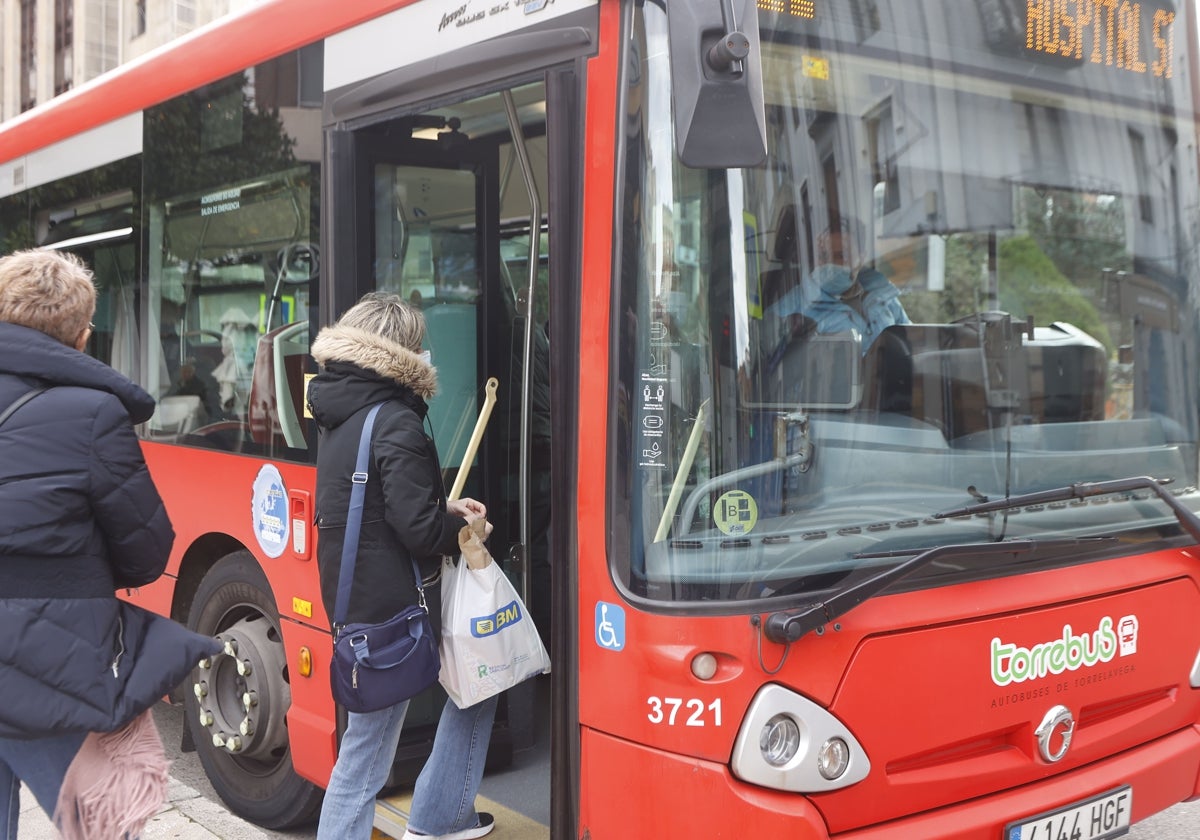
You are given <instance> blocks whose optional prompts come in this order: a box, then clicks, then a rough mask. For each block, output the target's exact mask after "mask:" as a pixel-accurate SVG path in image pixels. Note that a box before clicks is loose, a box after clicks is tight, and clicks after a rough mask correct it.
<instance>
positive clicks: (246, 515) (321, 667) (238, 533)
mask: <svg viewBox="0 0 1200 840" xmlns="http://www.w3.org/2000/svg"><path fill="white" fill-rule="evenodd" d="M143 449H144V451H145V454H146V463H147V465H148V466H149V467H150V472H151V474H152V475H153V476H154V480H155V482H156V483H157V484H158V487H159V491H160V492H161V493H162V496H163V499H164V500H165V502H166V505H167V513H169V514H170V516H171V522H172V524H173V525H174V526H175V549H174V551H173V552H172V554H171V560H170V563H169V565H168V567H167V575H166V576H164V577H162V578H160V579H159V581H157V582H156V583H155V584H154V585H153V586H150V587H143V588H142V589H140V590H138V591H137V592H135V593H134V594H133V595H132V596H131V597H130V600H133V601H136V602H137V603H140V604H142V605H143V606H146V607H149V608H150V609H154V610H156V611H158V612H161V613H163V614H166V615H170V613H171V596H172V588H173V587H174V584H175V577H176V576H178V574H179V571H180V568H181V565H182V563H183V559H184V555H185V554H186V552H187V550H188V548H189V547H190V546H193V545H195V544H197V543H198V542H200V541H202V540H203V539H204V538H205V537H211V536H212V535H213V534H214V532H216V531H219V532H220V534H222V535H227V536H229V537H232V538H233V539H235V540H237V541H238V542H240V543H241V544H242V545H245V546H247V547H248V548H250V549H252V550H254V551H255V556H256V557H257V558H258V561H259V564H260V565H261V566H262V569H263V572H264V574H266V576H267V580H268V581H269V582H270V584H271V591H272V592H273V593H274V594H275V599H276V606H277V607H278V610H279V617H280V622H279V624H280V630H281V632H282V634H283V644H284V648H285V650H286V651H287V660H288V664H289V666H290V667H289V673H290V674H291V684H290V688H291V692H292V705H291V707H290V709H289V710H288V715H287V720H288V731H289V733H290V740H291V748H292V764H293V765H294V767H295V769H296V772H297V773H299V774H300V775H301V776H303V777H304V778H306V779H308V780H309V781H312V782H316V783H317V784H320V785H324V784H326V783H327V782H328V781H329V774H330V772H331V771H332V769H333V761H334V759H335V758H336V756H337V740H336V738H337V735H336V732H337V718H336V709H335V706H334V702H333V695H332V694H331V692H330V688H329V652H330V641H329V629H328V628H329V624H328V620H327V619H326V616H325V608H324V605H323V604H322V602H321V591H320V580H319V578H318V577H317V563H316V552H315V548H316V528H315V527H313V522H312V508H311V505H310V506H309V510H308V516H309V518H308V521H307V523H306V524H305V526H304V530H305V544H306V546H307V549H308V551H307V552H306V553H305V554H306V559H300V558H299V557H297V556H296V553H295V552H294V551H293V550H292V547H293V545H294V543H293V542H292V535H291V534H290V533H289V537H288V546H287V548H286V549H285V550H284V551H283V553H282V554H281V555H280V556H279V557H275V558H272V557H267V556H265V555H264V554H263V552H262V551H260V550H257V549H258V541H257V538H256V537H255V534H254V520H253V517H252V500H253V493H254V491H253V488H254V481H255V479H256V478H257V476H258V473H259V470H261V469H262V468H263V466H265V465H267V464H272V465H273V466H275V467H276V468H277V469H278V470H279V473H280V476H281V477H282V478H283V483H284V487H285V488H286V489H287V491H289V492H292V491H297V490H299V491H302V492H307V493H309V494H310V498H311V494H312V492H313V489H314V485H315V482H316V470H315V469H314V468H313V467H311V466H306V465H303V464H288V463H283V462H278V461H265V460H261V459H258V458H251V457H245V456H240V455H228V454H224V453H215V452H211V451H209V450H205V449H194V448H190V447H182V446H171V445H167V444H155V443H147V444H145V445H144V446H143ZM301 647H307V648H308V649H309V651H310V652H311V656H312V673H311V675H310V676H308V677H302V676H301V675H300V669H299V666H298V657H299V651H300V648H301Z"/></svg>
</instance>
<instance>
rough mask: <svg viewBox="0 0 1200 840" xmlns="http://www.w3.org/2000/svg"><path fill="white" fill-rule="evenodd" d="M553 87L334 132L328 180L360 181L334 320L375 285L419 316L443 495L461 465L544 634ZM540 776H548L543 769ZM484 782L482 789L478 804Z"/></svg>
mask: <svg viewBox="0 0 1200 840" xmlns="http://www.w3.org/2000/svg"><path fill="white" fill-rule="evenodd" d="M546 88H547V85H546V83H545V82H544V81H543V80H542V78H541V77H540V76H539V77H537V78H534V79H533V80H531V81H529V82H527V83H523V84H517V85H515V86H513V87H510V88H506V89H502V90H497V91H493V92H489V93H486V94H484V95H481V96H476V97H474V98H471V99H467V100H465V101H458V102H453V103H449V104H444V105H435V106H433V107H429V108H425V109H423V110H421V111H420V112H417V113H402V114H398V115H389V116H385V117H383V118H381V119H379V120H377V121H374V122H372V123H370V124H369V125H365V126H362V127H358V128H356V129H354V130H351V131H347V132H333V133H332V135H331V138H332V139H331V143H330V146H331V149H332V153H333V155H334V156H335V158H336V157H341V158H342V159H341V160H340V161H338V160H335V161H334V171H335V172H343V173H346V174H347V175H349V174H350V173H353V177H352V183H353V185H354V186H353V190H354V194H353V196H352V197H344V196H342V195H340V194H339V195H335V198H334V206H335V207H336V206H340V207H346V206H348V205H347V203H346V202H347V201H349V202H350V203H351V204H352V206H353V208H354V210H353V212H349V211H346V212H344V215H345V216H346V217H351V218H352V219H353V224H352V225H351V224H349V223H348V220H347V219H338V218H334V219H332V220H331V224H330V226H329V228H330V229H331V235H332V237H333V241H332V243H331V247H332V248H333V250H334V258H333V259H334V269H333V270H334V271H335V272H336V275H337V276H336V277H335V279H334V286H333V288H331V289H330V297H331V298H333V299H334V300H335V303H334V305H333V306H334V311H332V312H330V313H328V319H329V320H332V319H334V318H336V317H337V314H339V313H340V312H342V311H344V310H345V309H346V308H347V307H348V306H350V305H351V304H352V303H353V302H354V300H356V299H357V298H358V297H359V296H361V295H362V294H364V293H367V292H371V291H380V292H389V293H393V294H397V295H399V296H401V297H402V298H403V299H404V300H406V301H409V302H410V303H412V304H414V305H416V306H418V307H420V309H421V310H422V312H423V313H424V316H425V321H426V325H427V328H428V332H427V339H426V341H427V344H426V348H427V349H428V350H429V351H430V353H431V356H432V362H433V364H434V366H435V367H436V369H437V375H438V390H437V394H436V395H435V396H434V397H433V399H432V400H431V401H430V412H429V420H430V430H431V434H432V436H433V438H434V441H435V443H436V445H437V448H438V452H439V455H440V458H441V463H442V468H443V481H444V484H445V487H446V489H447V491H450V489H451V488H452V487H454V485H455V483H456V480H458V479H459V476H460V471H466V478H465V483H464V484H463V486H462V489H461V492H460V494H459V495H460V496H464V497H472V498H476V499H479V500H481V501H483V502H484V503H485V504H486V505H487V507H488V519H489V520H490V521H491V522H492V524H493V527H494V530H493V533H492V535H491V537H490V538H489V539H488V542H487V546H488V549H489V551H490V552H491V554H492V555H493V557H494V558H495V560H496V561H497V562H499V563H501V565H502V568H503V569H504V571H505V572H506V573H507V574H508V575H509V577H510V579H511V580H512V581H513V583H514V585H515V586H516V587H517V589H518V591H519V592H520V593H521V594H522V595H523V597H524V599H525V602H526V604H527V605H528V607H529V611H530V613H531V615H532V616H533V618H534V620H535V623H536V624H537V625H538V627H539V631H540V632H541V633H542V635H543V638H545V639H547V640H548V639H549V631H550V615H551V611H550V598H551V594H550V581H549V531H550V499H551V496H552V493H551V490H550V394H549V384H550V375H549V365H550V356H549V337H548V332H547V324H548V312H549V309H548V288H549V220H548V214H547V211H546V207H547V200H546V185H547V177H548V164H547V160H548V155H547V142H546V136H547V130H546V102H547V96H546ZM335 189H336V188H335ZM347 243H353V247H352V248H350V249H348V248H347V247H346V245H347ZM526 371H529V376H528V377H526V375H525V372H526ZM492 380H494V388H495V392H496V399H495V404H494V406H493V408H492V409H491V412H490V419H489V421H488V423H487V425H486V427H485V430H484V432H483V435H482V438H481V440H480V444H479V448H478V451H477V453H476V454H475V457H474V458H473V459H470V460H467V459H466V458H465V455H466V453H467V451H468V442H469V441H470V440H471V438H472V433H473V432H474V430H475V428H476V423H477V420H478V418H479V416H480V412H481V409H482V408H483V407H484V404H485V400H486V395H487V392H488V391H489V390H490V388H491V387H492V384H491V383H492ZM548 682H549V681H548V678H547V679H543V680H531V681H527V682H526V683H523V684H522V685H519V686H517V687H515V688H514V689H511V690H509V691H507V692H505V693H504V695H503V696H502V698H501V705H500V708H499V710H498V713H497V725H496V730H495V732H494V733H493V739H492V745H491V751H490V753H489V766H490V767H492V768H496V767H499V766H504V765H506V764H508V763H509V762H510V761H511V759H512V754H513V753H514V752H522V751H525V750H529V749H533V748H535V747H536V748H538V749H541V750H548V742H549V733H548V727H547V726H546V725H545V724H546V722H548V721H549V714H548V713H546V712H545V710H544V709H543V710H540V711H539V708H538V707H539V704H545V703H548V702H549V697H548V695H549V684H548ZM444 698H445V696H444V694H443V693H442V692H441V690H440V688H434V689H432V690H431V691H430V692H428V693H427V695H426V696H422V697H421V698H418V700H417V701H414V706H413V707H412V708H411V709H410V711H409V718H408V722H406V725H405V733H404V735H402V736H401V746H400V751H399V753H398V757H397V766H396V768H395V771H394V774H393V781H394V782H397V783H400V784H403V783H405V782H406V781H409V780H411V779H414V778H415V774H416V772H418V771H419V769H420V767H421V765H422V763H423V761H424V758H425V755H426V754H427V752H428V748H429V739H430V738H431V737H432V734H433V729H432V726H433V725H434V724H436V722H437V716H438V714H439V713H440V709H441V705H442V703H443V702H444ZM535 721H537V722H539V724H540V726H535ZM547 754H548V753H547ZM543 767H544V770H545V772H546V773H548V772H549V770H548V759H547V760H546V762H544V764H543ZM486 786H487V782H486V780H485V789H484V791H483V793H482V795H483V796H485V797H486V796H487V788H486ZM543 789H544V791H545V802H544V803H543V804H542V806H540V807H541V809H542V810H544V812H545V814H546V815H547V816H546V818H545V819H541V818H539V819H537V821H538V822H542V823H544V822H547V821H548V813H549V787H548V782H547V783H546V785H545V786H544V788H543ZM386 808H387V806H386V804H383V805H381V809H386ZM399 808H400V810H401V811H403V810H404V807H403V805H400V806H399ZM385 822H386V820H385ZM384 827H385V828H386V825H385V826H384ZM396 827H397V828H399V827H401V824H400V823H397V825H396ZM397 836H398V835H397Z"/></svg>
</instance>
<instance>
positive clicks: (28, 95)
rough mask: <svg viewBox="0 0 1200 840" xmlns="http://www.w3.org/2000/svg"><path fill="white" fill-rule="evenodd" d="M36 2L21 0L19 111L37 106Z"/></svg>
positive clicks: (33, 0) (34, 0)
mask: <svg viewBox="0 0 1200 840" xmlns="http://www.w3.org/2000/svg"><path fill="white" fill-rule="evenodd" d="M36 44H37V2H36V0H21V110H22V111H28V110H29V109H30V108H32V107H33V106H34V105H36V104H37V49H36V48H35V47H36Z"/></svg>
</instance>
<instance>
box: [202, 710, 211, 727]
mask: <svg viewBox="0 0 1200 840" xmlns="http://www.w3.org/2000/svg"><path fill="white" fill-rule="evenodd" d="M200 725H201V726H212V725H213V714H212V712H201V713H200Z"/></svg>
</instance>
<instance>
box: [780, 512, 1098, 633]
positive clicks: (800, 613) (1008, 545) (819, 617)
mask: <svg viewBox="0 0 1200 840" xmlns="http://www.w3.org/2000/svg"><path fill="white" fill-rule="evenodd" d="M989 504H990V503H989ZM1115 541H1116V538H1115V537H1073V538H1070V539H1051V540H1010V541H1008V542H986V543H963V544H957V545H939V546H937V547H935V548H928V549H925V550H924V551H921V552H920V553H919V554H917V555H916V556H914V557H910V558H909V559H908V560H905V561H904V562H903V563H899V564H897V565H895V566H892V567H891V568H890V569H886V570H885V571H882V572H880V573H879V574H877V575H872V576H871V577H869V578H867V579H866V580H862V581H859V582H858V583H856V584H854V585H852V586H848V587H846V588H845V589H843V590H841V591H840V592H837V593H835V594H834V595H832V596H831V597H829V598H828V599H826V600H824V601H821V602H819V603H816V604H811V605H809V606H807V607H803V608H802V609H799V610H780V611H779V612H774V613H771V614H770V615H769V616H767V620H766V621H765V622H764V623H763V635H765V636H766V637H767V638H768V639H770V640H771V641H772V642H776V643H778V644H786V643H788V642H794V641H796V640H797V639H799V638H801V637H802V636H803V635H804V634H805V633H808V632H809V631H811V630H816V629H817V628H818V627H822V626H824V625H825V624H828V623H829V622H831V621H833V620H834V619H835V618H837V617H838V616H842V615H845V614H846V613H848V612H850V610H852V609H854V608H855V607H857V606H858V605H859V604H861V603H863V602H864V601H866V600H869V599H870V598H873V597H874V596H876V595H878V594H879V593H880V592H882V591H883V590H884V589H886V588H887V587H888V586H889V585H891V584H892V583H893V582H894V581H896V580H898V579H900V578H902V577H904V576H905V575H907V574H909V573H910V572H912V571H914V570H916V569H919V568H920V567H921V566H927V565H929V564H930V563H932V562H934V561H935V560H941V559H944V558H947V557H982V556H987V555H991V554H1027V553H1030V552H1033V551H1038V550H1049V549H1060V548H1076V547H1078V546H1081V545H1094V544H1096V543H1101V542H1115ZM912 553H913V552H911V551H885V552H879V553H876V554H871V553H866V554H856V555H854V557H855V559H865V558H876V557H903V556H905V555H908V554H912Z"/></svg>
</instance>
